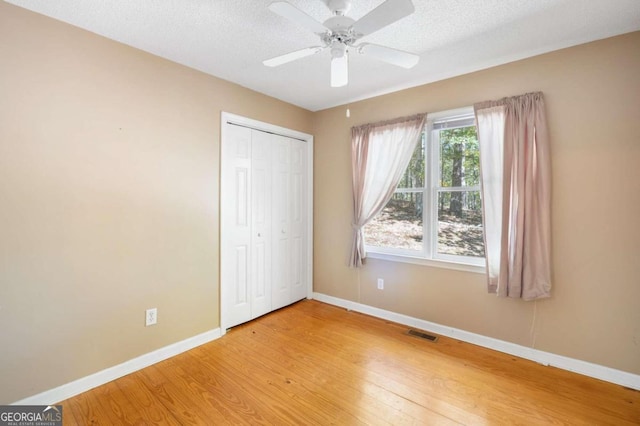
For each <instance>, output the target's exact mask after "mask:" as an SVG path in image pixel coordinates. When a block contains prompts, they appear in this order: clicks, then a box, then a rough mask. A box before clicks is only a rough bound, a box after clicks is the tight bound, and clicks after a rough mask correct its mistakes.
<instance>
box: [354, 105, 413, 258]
mask: <svg viewBox="0 0 640 426" xmlns="http://www.w3.org/2000/svg"><path fill="white" fill-rule="evenodd" d="M425 120H426V115H425V114H420V115H415V116H413V117H405V118H399V119H396V120H393V121H386V122H382V123H376V124H366V125H364V126H359V127H352V128H351V164H352V183H353V223H352V225H353V244H352V249H351V259H350V260H349V265H350V266H352V267H360V266H362V261H363V260H364V258H365V257H366V253H365V250H364V234H363V232H362V228H363V227H364V226H365V225H366V224H367V223H368V222H369V221H370V220H371V219H373V217H374V216H375V215H376V214H378V213H379V212H380V210H382V209H383V208H384V206H385V205H386V204H387V202H388V201H389V200H390V199H391V196H392V195H393V192H394V191H395V189H396V187H397V186H398V183H399V182H400V179H401V178H402V175H403V174H404V171H405V169H406V168H407V165H408V164H409V161H410V160H411V155H412V154H413V151H414V149H415V147H416V143H417V142H418V140H419V139H420V134H421V133H422V129H423V128H424V124H425Z"/></svg>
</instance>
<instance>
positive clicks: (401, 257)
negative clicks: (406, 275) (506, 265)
mask: <svg viewBox="0 0 640 426" xmlns="http://www.w3.org/2000/svg"><path fill="white" fill-rule="evenodd" d="M367 258H370V259H380V260H387V261H390V262H401V263H412V264H414V265H423V266H433V267H435V268H444V269H453V270H456V271H465V272H474V273H476V274H484V273H486V268H485V267H484V266H479V265H471V264H467V263H459V262H449V261H446V260H439V259H438V260H434V259H425V258H424V257H415V256H409V255H406V254H391V253H381V252H375V251H369V250H367Z"/></svg>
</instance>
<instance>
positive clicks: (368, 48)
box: [358, 43, 420, 68]
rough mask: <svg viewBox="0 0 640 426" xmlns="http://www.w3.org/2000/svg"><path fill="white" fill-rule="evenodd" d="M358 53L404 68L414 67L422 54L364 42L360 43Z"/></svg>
mask: <svg viewBox="0 0 640 426" xmlns="http://www.w3.org/2000/svg"><path fill="white" fill-rule="evenodd" d="M358 53H362V54H364V55H368V56H371V57H372V58H376V59H378V60H380V61H383V62H387V63H389V64H392V65H397V66H399V67H402V68H412V67H414V66H415V65H416V64H417V63H418V61H419V60H420V56H418V55H415V54H413V53H409V52H404V51H402V50H398V49H392V48H390V47H386V46H380V45H377V44H371V43H362V44H361V45H359V46H358Z"/></svg>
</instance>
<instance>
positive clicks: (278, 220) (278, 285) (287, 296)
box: [271, 136, 291, 310]
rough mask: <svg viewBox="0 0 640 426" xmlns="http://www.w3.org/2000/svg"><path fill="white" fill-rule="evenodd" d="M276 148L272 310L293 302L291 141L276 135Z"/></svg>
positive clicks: (274, 154)
mask: <svg viewBox="0 0 640 426" xmlns="http://www.w3.org/2000/svg"><path fill="white" fill-rule="evenodd" d="M273 140H274V147H273V163H272V164H273V193H272V197H271V199H272V202H273V209H272V212H273V218H272V221H273V227H272V232H273V242H274V244H273V282H272V289H273V291H272V299H271V301H272V309H274V310H275V309H279V308H281V307H283V306H286V305H288V304H290V303H291V270H290V269H291V242H290V238H291V236H290V229H289V228H290V225H289V223H290V217H291V209H290V202H291V201H290V200H291V192H290V191H291V185H290V170H289V169H290V142H289V139H288V138H285V137H283V136H274V138H273Z"/></svg>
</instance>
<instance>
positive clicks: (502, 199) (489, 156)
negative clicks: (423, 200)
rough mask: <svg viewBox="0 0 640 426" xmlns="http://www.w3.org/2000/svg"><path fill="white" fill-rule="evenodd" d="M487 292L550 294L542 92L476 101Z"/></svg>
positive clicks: (548, 201) (547, 168)
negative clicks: (477, 102)
mask: <svg viewBox="0 0 640 426" xmlns="http://www.w3.org/2000/svg"><path fill="white" fill-rule="evenodd" d="M474 108H475V113H476V125H477V128H478V141H479V144H480V171H481V176H482V184H481V188H482V204H483V220H484V233H485V252H486V259H487V275H488V287H489V292H491V293H497V295H498V296H502V297H514V298H522V299H524V300H534V299H539V298H544V297H549V296H550V295H551V293H550V292H551V227H550V220H551V219H550V216H551V214H550V210H551V160H550V156H549V149H550V148H549V134H548V131H547V123H546V118H545V107H544V99H543V96H542V93H540V92H537V93H528V94H526V95H522V96H515V97H511V98H504V99H501V100H499V101H488V102H483V103H479V104H476V105H474Z"/></svg>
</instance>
